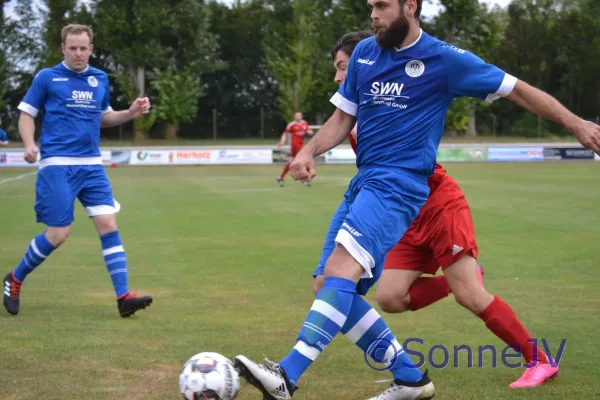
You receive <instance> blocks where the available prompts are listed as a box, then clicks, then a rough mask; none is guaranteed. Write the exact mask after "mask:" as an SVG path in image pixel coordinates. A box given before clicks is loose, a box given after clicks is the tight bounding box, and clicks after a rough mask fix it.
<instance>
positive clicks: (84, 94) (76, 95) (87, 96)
mask: <svg viewBox="0 0 600 400" xmlns="http://www.w3.org/2000/svg"><path fill="white" fill-rule="evenodd" d="M71 97H72V98H73V99H75V100H92V99H93V98H94V93H93V92H89V91H87V90H73V93H72V95H71Z"/></svg>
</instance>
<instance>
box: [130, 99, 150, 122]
mask: <svg viewBox="0 0 600 400" xmlns="http://www.w3.org/2000/svg"><path fill="white" fill-rule="evenodd" d="M149 112H150V99H149V98H147V97H144V98H139V97H138V98H137V99H135V101H134V102H133V103H132V104H131V107H129V113H130V114H131V118H132V119H136V118H138V117H139V116H141V115H145V114H148V113H149Z"/></svg>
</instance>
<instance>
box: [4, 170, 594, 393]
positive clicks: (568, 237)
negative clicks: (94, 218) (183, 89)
mask: <svg viewBox="0 0 600 400" xmlns="http://www.w3.org/2000/svg"><path fill="white" fill-rule="evenodd" d="M446 167H447V169H448V171H449V173H450V174H452V175H453V176H454V177H455V178H456V179H457V180H458V181H459V183H460V184H461V186H462V188H463V189H464V191H465V192H466V194H467V198H468V199H469V201H470V203H471V208H472V211H473V214H474V220H475V224H476V228H477V235H478V240H479V245H480V252H481V258H480V261H481V263H482V264H483V265H484V267H485V271H486V275H485V284H486V286H487V287H488V289H489V290H490V291H491V292H492V293H494V294H496V295H499V296H501V297H502V298H503V299H504V300H506V301H507V302H508V303H510V304H511V305H512V307H513V308H514V310H515V311H516V312H517V314H518V315H519V316H520V318H521V319H522V320H523V321H524V322H525V323H526V326H527V327H528V329H529V330H530V332H531V333H532V334H533V335H534V336H535V337H537V338H540V339H541V338H544V339H546V340H547V341H548V342H549V344H550V346H551V349H552V351H553V352H556V350H557V348H558V345H559V343H560V341H561V339H563V338H565V339H568V342H567V346H566V349H565V351H564V354H563V358H562V360H561V373H560V375H559V377H558V379H556V380H555V381H552V382H550V383H547V384H545V385H544V386H542V387H540V388H537V389H533V390H522V391H514V390H511V389H509V388H508V384H509V383H510V382H512V381H513V380H514V379H516V378H517V377H518V376H519V375H520V373H521V372H522V370H515V369H510V368H506V367H504V366H503V365H502V364H501V354H500V351H499V353H498V354H497V357H496V360H497V363H498V365H497V367H496V368H493V366H492V357H491V354H490V352H489V351H487V352H486V353H484V355H483V368H478V367H477V363H478V358H477V354H474V357H475V358H474V364H475V365H474V368H468V367H467V360H466V354H465V352H464V351H463V352H462V357H461V358H459V359H458V360H457V362H458V364H459V365H458V368H454V367H453V362H454V361H455V360H454V355H453V354H452V353H451V354H450V366H448V367H446V368H444V369H436V368H433V367H432V366H430V365H429V362H428V361H427V362H426V366H425V368H428V369H429V372H430V376H431V378H432V379H433V380H434V383H435V385H436V388H437V396H436V399H451V400H463V399H493V400H502V399H506V400H509V399H510V400H514V399H575V398H586V399H588V398H589V399H593V398H600V381H599V380H598V376H600V367H599V366H598V362H597V361H596V357H595V356H596V354H598V351H599V350H600V345H599V344H598V331H599V330H600V318H599V317H600V312H599V311H598V310H599V309H598V305H599V304H600V292H599V291H598V288H599V287H600V266H599V256H598V245H599V243H600V217H599V216H598V199H599V198H600V181H599V179H598V177H599V176H600V163H543V164H542V163H539V164H537V163H536V164H533V163H532V164H447V165H446ZM280 168H281V167H280V166H278V165H274V166H253V167H249V166H231V167H164V168H162V167H140V168H136V167H123V168H117V169H109V170H108V173H109V176H110V178H111V181H112V184H113V187H114V192H115V196H116V198H117V199H118V201H119V202H120V203H121V205H122V210H121V213H120V214H119V219H118V221H119V225H120V232H121V237H122V239H123V242H124V246H125V249H126V250H127V252H128V253H127V254H128V261H129V270H130V273H129V277H130V287H131V289H133V290H134V291H137V292H138V293H140V294H142V293H149V294H152V295H153V296H154V299H155V301H154V304H153V305H152V306H151V307H150V308H149V309H147V310H145V311H142V312H139V313H138V314H136V315H135V316H134V317H132V318H130V319H122V318H120V317H119V316H118V313H117V307H116V301H115V300H114V297H113V291H112V286H111V284H110V279H109V277H108V274H107V273H106V270H105V267H104V263H103V259H102V254H101V251H100V242H99V240H98V238H97V236H96V234H95V231H94V229H93V226H92V224H91V223H90V221H88V220H87V218H86V216H85V214H84V211H83V209H82V207H81V205H79V204H77V207H76V221H75V223H74V225H73V229H72V233H71V237H70V238H69V240H68V241H67V243H66V244H65V245H64V246H63V247H61V248H60V249H59V250H57V251H56V252H55V253H54V254H53V255H52V256H51V257H50V258H49V259H48V260H47V261H46V263H45V264H43V265H42V266H40V267H39V268H38V269H37V270H36V271H35V272H34V273H33V274H32V275H30V276H29V277H28V280H27V281H26V283H25V284H24V286H23V291H22V301H21V314H20V315H19V316H18V317H11V316H9V315H8V314H6V313H4V310H3V309H1V310H2V313H0V348H1V350H0V399H2V400H8V399H11V400H17V399H19V400H21V399H23V400H25V399H27V400H30V399H37V398H44V399H48V400H51V399H52V400H54V399H56V400H65V399H73V400H75V399H156V400H158V399H177V398H179V395H178V390H177V380H178V374H179V371H180V368H181V366H182V364H183V362H184V361H185V360H186V359H187V358H188V357H190V356H191V355H193V354H196V353H198V352H201V351H216V352H220V353H222V354H224V355H226V356H229V357H233V356H235V355H237V354H245V355H247V356H249V357H251V358H253V359H255V360H262V358H263V357H264V356H263V353H264V354H265V355H266V356H268V357H269V358H270V359H273V360H278V359H280V358H281V357H283V356H284V355H285V354H287V352H288V350H289V349H290V348H291V346H293V344H294V343H295V337H296V334H297V332H298V329H299V328H300V327H301V324H302V322H303V321H304V318H305V316H306V313H307V311H308V309H309V307H310V305H311V303H312V298H313V297H312V293H311V283H312V277H311V274H312V272H313V269H314V267H315V265H316V263H317V260H318V257H319V254H320V249H321V245H322V241H323V237H324V234H325V232H326V229H327V227H328V224H329V220H330V217H331V216H332V214H333V212H334V210H335V208H336V207H337V205H338V202H339V200H340V199H341V196H342V194H343V192H344V190H345V187H346V186H347V183H348V181H349V179H350V178H351V177H352V175H353V173H354V171H355V169H354V167H353V166H319V167H318V170H317V171H318V174H319V175H318V177H317V179H316V180H315V182H314V185H313V187H312V188H306V187H304V186H303V185H301V184H299V183H296V182H293V181H291V180H289V179H288V180H287V181H286V184H287V185H286V187H285V188H284V189H281V188H279V187H277V184H276V182H275V176H276V175H277V174H278V173H279V171H280ZM32 172H33V171H32V170H31V169H8V168H5V169H0V182H2V183H1V184H0V207H1V209H2V211H1V212H0V266H2V267H1V268H0V274H1V275H2V276H3V275H4V274H5V273H6V272H8V271H9V270H10V269H11V268H13V267H14V266H15V265H16V264H17V263H18V262H19V260H20V258H21V256H22V255H23V253H24V251H25V249H26V247H27V245H28V243H29V242H30V241H31V239H32V238H33V236H35V235H36V234H38V233H39V232H40V231H41V230H42V226H41V225H36V224H35V216H34V212H33V200H34V190H33V188H34V179H35V177H34V176H33V175H29V176H24V177H22V179H19V180H13V181H6V179H7V178H10V177H16V176H20V175H22V174H26V173H32ZM368 299H369V300H370V301H371V302H372V304H374V297H373V293H371V294H370V295H369V296H368ZM384 316H385V318H386V319H387V321H388V323H389V325H390V326H391V328H392V329H393V331H394V332H395V334H396V335H397V337H398V338H399V340H400V341H401V342H402V340H403V339H405V338H410V337H418V338H422V339H423V340H424V344H423V345H419V344H414V345H413V346H412V347H411V348H412V349H413V350H418V351H421V352H424V353H425V354H426V355H427V352H428V350H429V348H430V347H431V346H433V345H435V344H441V345H444V346H446V347H449V348H452V346H455V345H469V346H472V347H473V348H477V346H483V345H494V346H497V347H498V348H499V349H502V348H503V347H504V346H503V344H502V342H501V341H500V340H498V339H497V338H496V337H495V336H493V335H492V334H491V333H489V332H488V331H487V330H486V328H485V326H484V324H483V323H482V321H481V320H479V319H478V318H477V317H474V316H472V315H471V314H470V313H469V312H468V311H466V310H464V309H462V308H461V307H460V306H458V305H457V304H456V303H455V302H454V300H453V298H452V296H450V297H449V298H447V299H445V300H443V301H441V302H439V303H437V304H434V305H433V306H431V307H429V308H427V309H424V310H421V311H419V312H413V313H406V314H400V315H389V314H388V315H384ZM442 358H443V357H442V353H441V352H437V353H436V358H435V361H436V362H440V360H441V359H442ZM388 377H389V376H388V375H387V374H386V373H379V372H375V371H373V370H371V369H369V368H368V367H367V366H366V364H365V362H364V359H363V354H362V352H361V351H360V350H358V349H357V348H355V347H354V346H353V345H351V344H350V342H348V341H347V339H345V338H344V337H341V336H340V337H338V338H336V339H335V340H334V342H333V343H332V345H331V346H329V348H328V349H327V350H326V352H325V353H323V354H322V355H321V357H320V358H319V359H318V360H317V362H316V363H315V364H314V365H313V366H312V367H311V369H309V371H308V372H307V373H306V374H305V375H304V377H303V378H302V380H301V381H300V383H299V386H300V391H299V392H297V395H296V396H295V397H294V398H298V399H307V400H308V399H319V400H330V399H331V400H337V399H348V400H353V399H359V400H364V399H367V398H369V397H371V396H373V395H375V394H377V393H379V392H381V391H383V390H384V389H385V388H386V385H387V384H385V383H375V381H376V380H381V379H388ZM238 398H239V399H241V400H250V399H257V400H258V399H260V398H261V396H260V394H259V392H257V391H255V390H254V389H253V388H252V387H250V386H248V385H246V384H245V383H244V384H243V385H242V390H241V392H240V395H239V397H238Z"/></svg>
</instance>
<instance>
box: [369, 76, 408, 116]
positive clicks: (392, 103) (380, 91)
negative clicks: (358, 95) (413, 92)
mask: <svg viewBox="0 0 600 400" xmlns="http://www.w3.org/2000/svg"><path fill="white" fill-rule="evenodd" d="M403 90H404V83H398V82H373V83H372V84H371V90H369V92H370V93H365V95H367V96H372V97H373V98H372V99H371V103H372V104H375V105H384V106H388V107H394V108H399V109H401V110H404V109H406V108H408V105H407V104H404V103H396V101H401V100H400V99H409V98H410V97H408V96H404V95H403V94H402V91H403Z"/></svg>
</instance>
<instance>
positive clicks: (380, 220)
mask: <svg viewBox="0 0 600 400" xmlns="http://www.w3.org/2000/svg"><path fill="white" fill-rule="evenodd" d="M368 4H369V6H370V7H371V9H372V13H371V19H372V22H373V28H374V29H375V32H376V37H375V38H370V39H366V40H363V41H362V42H360V43H359V45H358V46H357V47H356V49H355V51H354V53H353V54H352V56H351V58H350V62H349V65H348V72H347V75H346V79H345V80H344V83H343V84H342V86H341V87H340V89H339V90H338V92H337V93H336V94H335V95H334V96H333V97H332V99H331V102H332V103H333V104H334V105H336V106H337V110H336V111H335V112H334V114H333V115H332V116H331V117H330V118H329V120H328V121H327V122H326V123H325V125H323V127H322V128H321V130H320V131H319V132H318V133H317V135H316V136H315V138H314V139H313V140H311V142H310V143H309V144H308V145H307V146H305V147H304V149H302V151H301V152H300V153H299V154H298V156H297V157H296V158H295V160H294V162H293V163H292V165H291V168H290V170H291V174H292V177H293V178H294V179H295V180H308V181H310V180H312V179H313V178H314V177H315V176H316V171H315V164H314V157H316V156H318V155H320V154H323V153H325V152H327V151H328V150H330V149H332V148H334V147H335V146H337V145H339V144H340V143H341V142H343V141H344V140H345V138H346V137H347V135H348V134H349V133H350V131H351V130H352V128H353V127H354V124H355V123H356V121H357V120H358V130H357V132H358V147H357V150H358V154H357V167H358V173H357V175H356V176H355V177H354V178H353V179H352V181H351V183H350V186H349V188H348V190H347V191H346V193H345V195H344V197H345V198H344V200H343V201H342V204H341V205H340V207H339V208H338V212H341V213H343V214H345V216H344V219H343V220H342V222H341V224H340V227H339V231H338V233H337V236H336V239H335V243H336V247H335V249H334V250H333V252H332V253H331V255H330V257H329V258H328V260H327V262H326V265H325V274H324V275H325V279H324V283H323V288H322V289H321V290H320V291H319V293H318V294H317V298H316V299H315V301H314V302H313V305H312V307H311V309H310V311H309V313H308V316H307V318H306V321H305V322H304V324H303V327H302V329H301V330H300V333H299V335H298V337H297V342H296V345H295V346H294V347H293V349H291V351H290V352H289V354H288V355H287V356H286V357H285V358H284V359H283V360H281V361H280V362H279V363H277V364H275V363H267V364H256V363H254V362H253V361H251V360H250V359H249V358H248V357H246V356H243V355H239V356H237V357H236V358H235V361H236V366H237V367H238V369H239V370H240V372H241V375H242V376H243V377H245V378H246V380H247V381H248V382H249V383H251V384H252V385H254V386H256V387H257V388H258V389H259V390H260V391H261V392H262V393H263V395H264V396H265V398H266V399H290V398H291V397H292V394H293V393H294V391H295V389H296V384H297V382H298V380H299V378H300V377H301V376H302V374H303V373H304V372H305V371H306V370H307V369H308V368H309V366H310V365H311V364H312V362H314V361H315V360H316V358H317V357H318V356H319V354H320V353H321V352H322V351H323V350H324V349H325V348H326V347H327V345H328V344H329V343H330V342H331V340H333V338H334V337H335V336H336V335H337V334H338V333H339V332H340V331H342V332H343V331H344V329H345V327H346V326H347V325H346V324H347V322H349V320H350V318H351V317H350V316H351V315H352V314H353V311H352V310H353V307H355V304H357V303H360V300H359V299H361V295H364V294H366V293H367V291H368V290H369V288H370V287H371V286H372V285H373V284H374V283H375V282H377V280H378V279H379V278H380V276H381V274H382V271H383V264H384V260H385V257H386V255H387V253H388V252H389V251H390V250H391V249H392V248H393V247H394V246H395V245H396V243H398V241H400V239H401V238H402V237H403V236H404V234H405V233H406V231H407V230H408V228H409V226H410V225H411V223H412V222H413V221H414V220H415V218H416V217H417V215H418V214H419V212H420V210H421V208H422V207H423V205H424V204H425V201H426V200H427V197H428V195H429V187H428V185H427V182H428V178H429V177H430V176H431V175H432V174H433V172H434V168H435V161H436V154H437V150H438V147H439V143H440V140H441V137H442V135H443V132H444V122H445V116H446V112H447V110H448V107H449V105H450V103H451V102H452V100H453V99H455V98H458V97H463V96H468V97H474V98H479V99H483V100H486V101H488V102H491V101H494V100H496V99H499V98H501V97H504V98H507V99H508V100H510V101H512V102H514V103H516V104H518V105H520V106H522V107H524V108H525V109H527V110H528V111H530V112H533V113H535V114H537V115H539V116H541V117H543V118H546V119H549V120H551V121H553V122H555V123H557V124H559V125H561V126H564V127H565V128H567V129H568V130H569V131H570V132H571V133H573V134H574V135H575V136H576V138H577V139H578V140H579V141H580V142H581V143H582V144H583V145H584V146H585V147H587V148H591V149H593V150H594V152H596V153H597V154H600V126H598V125H597V124H594V123H592V122H589V121H585V120H583V119H581V118H579V117H577V116H576V115H574V114H573V113H571V112H570V111H568V110H567V109H566V108H565V107H563V106H562V105H561V104H560V103H559V102H558V101H556V100H555V99H554V98H552V97H551V96H549V95H548V94H546V93H544V92H542V91H540V90H538V89H535V88H533V87H531V86H529V85H528V84H526V83H525V82H523V81H520V80H518V79H517V78H515V77H513V76H511V75H509V74H507V73H505V72H504V71H502V70H500V69H499V68H498V67H496V66H494V65H490V64H486V63H485V62H484V61H483V60H481V59H480V58H478V57H477V56H475V55H473V54H471V53H469V52H466V51H464V50H461V49H458V48H456V47H454V46H451V45H449V44H447V43H444V42H442V41H440V40H438V39H436V38H434V37H432V36H430V35H428V34H427V33H425V32H423V31H422V30H421V28H420V26H419V16H420V12H421V7H422V0H368ZM444 273H445V276H446V279H447V280H448V283H449V286H450V288H451V290H452V292H453V293H454V294H455V296H456V297H458V298H462V299H463V301H465V303H464V305H466V306H467V307H468V308H469V309H471V310H477V311H479V313H481V312H483V311H484V310H486V309H488V307H489V306H493V308H495V309H496V310H502V311H500V312H498V311H494V312H490V314H491V316H490V318H489V320H488V321H486V324H487V325H488V326H492V325H495V326H497V327H498V331H499V332H501V334H502V337H503V339H504V338H505V337H510V336H513V335H519V334H520V332H517V330H518V329H517V327H515V326H512V325H510V326H505V325H504V323H503V322H502V321H501V320H498V315H500V314H502V313H504V312H507V310H509V308H507V306H505V305H504V304H503V303H502V302H501V301H497V299H498V298H494V297H492V296H491V295H489V294H488V293H487V292H486V291H483V290H481V285H480V284H479V282H478V280H477V274H476V269H475V268H473V265H472V263H471V262H464V263H461V262H458V263H455V264H454V265H452V267H451V268H447V269H446V270H445V271H444ZM494 302H495V305H494ZM505 335H506V336H505ZM523 352H524V355H525V356H526V357H527V355H526V354H525V352H526V349H523ZM534 357H535V355H534ZM538 361H540V362H538V363H535V364H534V368H528V369H527V370H526V371H525V372H524V374H523V375H524V376H523V377H522V380H523V381H525V382H535V381H538V382H543V381H544V380H546V379H548V378H549V377H550V376H552V375H554V374H555V373H556V370H555V369H554V368H553V367H552V366H551V365H549V364H545V363H543V362H542V361H543V360H538ZM401 362H402V361H401ZM543 365H545V366H546V367H541V368H540V366H543ZM419 375H422V374H421V373H420V372H419ZM412 378H413V379H414V380H413V382H403V383H402V384H396V387H397V388H398V390H403V389H404V388H405V387H407V386H409V385H414V386H417V385H419V381H420V380H421V379H423V376H413V377H412ZM405 393H406V394H407V395H406V397H401V398H400V397H399V399H402V400H405V399H406V400H415V399H427V398H431V396H430V395H429V394H420V393H417V394H416V395H415V393H413V392H409V391H405ZM394 400H396V399H394Z"/></svg>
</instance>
